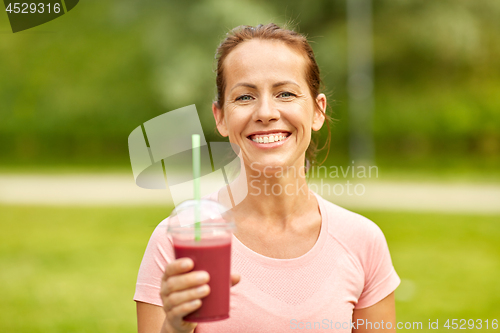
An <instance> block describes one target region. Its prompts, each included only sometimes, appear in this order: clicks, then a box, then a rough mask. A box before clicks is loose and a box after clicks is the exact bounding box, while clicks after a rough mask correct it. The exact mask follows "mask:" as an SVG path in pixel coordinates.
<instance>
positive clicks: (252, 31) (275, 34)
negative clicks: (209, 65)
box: [215, 23, 331, 164]
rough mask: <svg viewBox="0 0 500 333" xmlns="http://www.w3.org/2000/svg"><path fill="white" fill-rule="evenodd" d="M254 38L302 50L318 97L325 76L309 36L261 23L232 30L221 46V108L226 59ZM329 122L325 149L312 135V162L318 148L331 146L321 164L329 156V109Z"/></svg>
mask: <svg viewBox="0 0 500 333" xmlns="http://www.w3.org/2000/svg"><path fill="white" fill-rule="evenodd" d="M254 38H259V39H263V40H276V41H281V42H284V43H285V44H286V45H288V46H289V47H291V48H293V49H294V50H296V51H299V52H300V53H302V54H303V55H304V56H305V58H306V59H307V65H306V73H305V74H306V82H307V84H308V86H309V91H310V92H311V96H313V98H315V97H316V96H318V95H319V93H320V86H321V78H320V74H319V67H318V64H317V63H316V59H315V57H314V52H313V50H312V47H311V45H309V42H308V41H307V38H306V37H305V36H303V35H301V34H299V33H297V32H295V31H293V30H289V29H285V28H280V27H279V26H278V25H276V24H274V23H269V24H266V25H262V24H259V25H258V26H256V27H252V26H248V25H245V26H239V27H236V28H234V29H233V30H231V31H230V32H229V33H228V34H227V35H226V38H224V40H223V41H222V42H221V43H220V45H219V47H218V48H217V54H216V59H217V76H216V79H215V81H216V84H217V103H218V107H219V108H220V109H221V110H222V109H223V107H224V93H225V90H226V82H225V80H224V66H223V65H224V60H225V59H226V57H227V56H228V54H229V53H230V52H231V51H232V50H234V48H236V46H238V45H239V44H241V43H243V42H245V41H247V40H251V39H254ZM325 118H326V119H325V122H326V126H327V129H328V137H327V139H326V142H325V144H324V145H323V147H321V149H318V142H317V139H316V138H311V143H310V144H309V147H308V148H307V152H306V157H307V159H308V160H309V161H311V162H312V161H314V160H315V157H316V155H317V153H318V151H320V150H323V149H324V148H326V149H327V153H326V156H325V159H324V160H323V161H322V162H321V163H320V164H322V163H323V162H324V161H325V160H326V158H327V157H328V150H329V149H330V135H331V130H330V121H331V118H330V116H328V115H327V114H326V112H325Z"/></svg>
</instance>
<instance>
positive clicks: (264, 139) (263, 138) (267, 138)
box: [247, 131, 291, 144]
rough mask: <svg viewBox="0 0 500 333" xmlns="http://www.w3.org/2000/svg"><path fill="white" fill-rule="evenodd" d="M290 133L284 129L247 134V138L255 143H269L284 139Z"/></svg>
mask: <svg viewBox="0 0 500 333" xmlns="http://www.w3.org/2000/svg"><path fill="white" fill-rule="evenodd" d="M290 135H291V133H290V132H285V131H279V132H268V133H265V132H262V133H256V134H251V135H249V136H247V138H248V139H249V140H252V141H253V142H255V143H260V144H271V143H275V142H282V141H285V140H286V139H287V138H288V137H289V136H290Z"/></svg>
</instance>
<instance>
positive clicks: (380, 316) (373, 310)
mask: <svg viewBox="0 0 500 333" xmlns="http://www.w3.org/2000/svg"><path fill="white" fill-rule="evenodd" d="M352 321H353V323H354V326H355V328H354V329H353V330H352V331H353V333H375V332H380V331H383V332H396V305H395V300H394V292H392V293H390V294H389V296H387V297H386V298H384V299H383V300H381V301H380V302H378V303H376V304H374V305H372V306H369V307H367V308H363V309H354V311H353V314H352ZM368 322H370V323H371V325H370V324H368ZM382 322H383V325H382ZM388 322H390V323H391V324H392V325H391V324H389V326H390V327H392V328H390V329H388V328H387V323H388ZM375 323H378V325H376V326H377V327H378V329H376V328H375V327H374V324H375ZM379 325H380V326H379ZM382 327H383V329H382Z"/></svg>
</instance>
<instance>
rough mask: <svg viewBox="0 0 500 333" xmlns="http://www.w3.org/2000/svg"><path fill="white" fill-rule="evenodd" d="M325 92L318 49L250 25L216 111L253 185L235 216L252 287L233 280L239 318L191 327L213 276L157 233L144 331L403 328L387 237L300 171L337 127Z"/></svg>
mask: <svg viewBox="0 0 500 333" xmlns="http://www.w3.org/2000/svg"><path fill="white" fill-rule="evenodd" d="M319 84H320V77H319V69H318V66H317V64H316V61H315V59H314V54H313V52H312V49H311V47H310V45H309V44H308V42H307V40H306V39H305V38H304V37H303V36H301V35H299V34H297V33H295V32H293V31H290V30H286V29H281V28H279V27H278V26H276V25H274V24H268V25H264V26H263V25H259V26H257V27H248V26H246V27H239V28H236V29H234V30H233V31H232V32H231V33H230V34H228V36H227V37H226V39H225V40H224V41H223V42H222V43H221V45H220V46H219V49H218V68H217V89H218V100H217V102H215V103H213V106H212V111H213V114H214V117H215V120H216V124H217V129H218V131H219V133H220V134H221V135H223V136H225V137H229V141H230V142H232V143H235V144H237V145H238V146H239V147H240V148H241V155H240V156H241V159H242V163H243V167H244V168H245V169H244V171H245V172H246V177H245V178H244V179H242V178H241V177H240V178H239V179H238V180H237V181H239V182H246V184H245V185H246V186H247V188H248V189H249V193H248V195H247V196H246V197H245V198H244V200H243V201H242V202H241V203H239V204H238V205H237V206H236V207H234V208H233V214H234V217H235V223H236V231H235V234H234V236H235V237H234V238H233V250H232V271H233V272H238V273H240V274H241V277H240V275H238V274H234V275H232V281H233V287H232V289H231V314H230V315H231V317H230V318H229V319H227V320H224V321H219V322H213V323H203V324H194V323H188V322H184V321H183V320H182V317H183V316H185V315H186V314H188V313H190V312H192V311H194V310H195V309H197V308H198V307H200V306H201V302H202V301H203V300H202V299H203V297H204V296H206V295H208V294H209V292H210V290H209V288H208V285H207V284H206V283H207V282H208V280H209V276H208V274H207V273H206V272H191V269H192V267H193V262H192V261H191V260H190V259H187V258H184V259H179V260H175V259H174V254H173V250H172V246H171V244H170V243H169V242H168V240H167V238H166V236H165V229H164V228H157V229H156V230H155V232H154V233H153V236H152V237H151V240H150V243H149V244H148V248H147V250H146V254H145V256H144V259H143V262H142V264H141V269H140V272H139V278H138V283H137V290H136V295H135V297H134V299H135V300H136V301H137V313H138V325H139V332H140V333H150V332H151V333H152V332H160V331H161V332H193V330H195V329H196V332H289V331H292V330H295V329H309V331H311V330H312V331H321V330H328V331H338V332H349V331H351V329H352V330H353V331H355V332H371V331H373V332H375V331H377V332H379V331H380V330H381V328H384V329H385V330H384V331H391V330H395V324H396V323H395V305H394V293H393V292H394V290H395V289H396V287H397V286H398V284H399V282H400V280H399V277H398V276H397V274H396V272H395V271H394V268H393V267H392V263H391V259H390V255H389V251H388V248H387V244H386V242H385V238H384V236H383V234H382V232H381V231H380V229H379V228H378V227H377V226H376V225H375V224H374V223H373V222H371V221H369V220H367V219H366V218H363V217H361V216H359V215H357V214H355V213H352V212H349V211H347V210H345V209H342V208H340V207H338V206H336V205H334V204H332V203H330V202H327V201H326V200H324V199H322V198H321V197H320V196H319V195H317V194H314V193H312V192H310V191H309V190H308V189H307V183H306V179H305V176H304V174H303V172H297V171H298V170H299V171H300V170H303V167H304V165H305V164H306V152H307V151H308V148H309V149H311V148H310V146H311V145H310V144H311V134H312V131H318V130H319V129H320V128H321V127H322V126H323V124H324V122H325V119H326V114H325V110H326V97H325V95H324V94H321V93H319ZM309 152H310V151H309ZM242 174H243V172H242ZM270 189H274V191H271V190H270ZM279 189H281V191H279V192H278V190H279ZM276 193H279V194H276ZM214 199H218V200H219V201H222V202H223V203H224V201H227V200H228V199H227V198H224V197H222V196H221V197H219V196H218V195H215V196H214ZM167 222H168V221H167V220H166V221H164V222H162V224H163V225H164V224H165V223H167ZM240 278H241V282H240ZM238 282H239V283H238ZM361 320H363V322H361ZM351 321H352V322H354V326H353V327H352V326H351ZM368 322H370V323H371V324H370V325H371V327H370V326H369V325H368ZM389 324H390V325H389ZM381 325H382V327H381ZM389 327H390V328H391V329H388V328H389Z"/></svg>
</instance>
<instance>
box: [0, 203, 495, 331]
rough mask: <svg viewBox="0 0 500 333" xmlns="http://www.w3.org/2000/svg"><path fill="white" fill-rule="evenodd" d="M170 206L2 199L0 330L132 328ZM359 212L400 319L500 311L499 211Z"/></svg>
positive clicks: (484, 315) (485, 314)
mask: <svg viewBox="0 0 500 333" xmlns="http://www.w3.org/2000/svg"><path fill="white" fill-rule="evenodd" d="M169 212H170V210H169V209H168V208H125V207H124V208H105V207H104V208H92V207H87V208H81V207H79V208H76V207H75V208H72V207H65V208H63V207H36V206H0V228H1V233H0V267H1V269H0V294H1V295H2V297H3V299H2V302H0V332H9V333H10V332H21V333H24V332H30V333H33V332H92V333H98V332H106V333H111V332H120V333H122V332H135V331H136V321H135V304H134V302H133V301H132V297H133V293H134V287H135V280H136V276H137V269H138V267H139V264H140V261H141V258H142V255H143V253H144V249H145V247H146V244H147V241H148V239H149V236H150V235H151V232H152V231H153V229H154V227H155V226H156V224H158V223H159V222H160V221H161V220H162V219H163V218H164V217H165V216H166V215H168V213H169ZM360 213H362V214H363V215H365V216H367V217H369V218H370V219H372V220H373V221H375V222H376V223H377V224H379V225H380V227H381V228H382V230H383V231H384V233H385V235H386V238H387V240H388V244H389V247H390V249H391V254H392V258H393V263H394V265H395V267H396V270H397V272H398V274H399V276H400V277H401V278H402V279H403V283H402V285H401V287H400V288H398V290H397V299H398V301H397V313H398V321H412V322H413V321H421V322H423V324H424V329H423V330H419V331H426V328H427V326H426V325H427V323H428V320H429V319H431V320H433V321H435V320H436V319H438V320H439V323H440V326H441V328H442V324H444V320H445V319H448V318H449V319H452V318H456V319H462V318H463V319H483V320H485V319H490V320H491V319H495V318H496V319H500V284H499V283H498V279H499V278H500V247H499V246H498V244H497V242H498V240H499V239H500V223H499V222H500V217H499V216H472V215H470V216H469V215H444V214H419V213H398V212H368V211H365V212H360ZM490 330H491V328H490Z"/></svg>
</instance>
